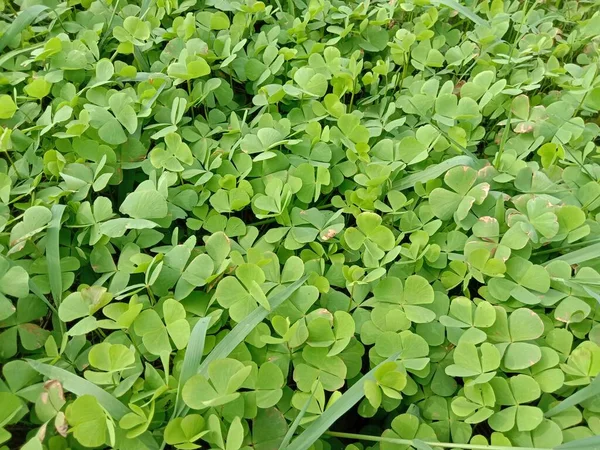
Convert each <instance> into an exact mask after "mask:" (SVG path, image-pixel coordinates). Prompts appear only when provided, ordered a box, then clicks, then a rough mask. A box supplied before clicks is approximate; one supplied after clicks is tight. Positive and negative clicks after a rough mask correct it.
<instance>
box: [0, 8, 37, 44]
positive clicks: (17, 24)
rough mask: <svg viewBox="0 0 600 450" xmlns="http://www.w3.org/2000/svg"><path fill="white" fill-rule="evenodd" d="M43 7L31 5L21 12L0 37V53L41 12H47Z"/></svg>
mask: <svg viewBox="0 0 600 450" xmlns="http://www.w3.org/2000/svg"><path fill="white" fill-rule="evenodd" d="M47 9H48V7H47V6H45V5H33V6H30V7H29V8H27V9H26V10H25V11H23V12H21V14H19V15H18V16H17V18H16V19H15V20H14V21H13V23H11V24H10V26H9V27H8V29H7V30H6V31H5V32H4V34H3V35H2V37H0V52H1V51H2V50H4V47H6V46H7V45H8V43H9V42H11V41H12V40H13V39H14V38H15V37H17V35H18V34H19V33H20V32H21V31H23V30H24V29H25V28H27V27H28V26H29V25H30V24H31V22H33V21H34V20H35V19H37V18H38V17H39V16H40V14H41V13H42V12H44V11H45V10H47Z"/></svg>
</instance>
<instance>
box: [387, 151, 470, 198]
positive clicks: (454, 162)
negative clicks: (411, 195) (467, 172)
mask: <svg viewBox="0 0 600 450" xmlns="http://www.w3.org/2000/svg"><path fill="white" fill-rule="evenodd" d="M473 164H474V161H473V159H472V158H471V157H469V156H466V155H459V156H454V157H453V158H450V159H447V160H446V161H442V162H441V163H439V164H435V165H433V166H429V167H428V168H427V169H425V170H422V171H420V172H416V173H413V174H411V175H409V176H407V177H405V178H402V179H401V180H398V181H396V182H395V183H394V185H393V187H392V188H393V189H395V190H399V191H403V190H405V189H408V188H412V187H414V185H415V184H417V183H426V182H428V181H430V180H434V179H436V178H438V177H439V176H441V175H443V174H445V173H446V172H447V171H448V170H450V169H452V168H453V167H457V166H470V167H472V166H473Z"/></svg>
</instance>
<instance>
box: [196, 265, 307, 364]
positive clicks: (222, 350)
mask: <svg viewBox="0 0 600 450" xmlns="http://www.w3.org/2000/svg"><path fill="white" fill-rule="evenodd" d="M307 278H308V275H304V276H303V277H302V278H300V279H299V280H297V281H295V282H293V283H292V284H290V285H289V286H288V287H286V288H285V289H283V290H281V291H279V292H278V293H277V294H275V295H274V296H273V298H271V299H269V303H270V304H271V311H267V310H266V309H265V308H263V307H262V306H259V307H258V308H256V309H255V310H254V311H252V312H251V313H250V314H248V316H246V318H245V319H244V320H242V321H241V322H240V323H238V324H237V325H236V326H235V327H234V328H233V330H231V331H230V332H229V333H228V334H227V336H225V339H223V340H222V341H221V342H219V343H218V344H217V346H216V347H215V348H214V349H213V350H212V351H211V352H210V354H209V355H208V356H207V357H206V358H205V359H204V361H203V362H202V364H200V367H199V368H198V373H201V374H202V375H208V366H209V365H210V363H211V362H213V361H216V360H218V359H223V358H227V356H229V354H230V353H231V352H232V351H233V350H234V349H235V348H236V347H237V346H238V345H240V343H242V342H243V341H244V339H246V337H248V335H249V334H250V332H252V330H253V329H254V328H255V327H256V326H257V325H258V324H259V323H261V322H262V321H263V320H264V319H265V318H266V317H267V316H268V315H269V314H271V312H273V310H274V309H275V308H277V307H278V306H279V305H281V304H282V303H283V302H284V301H286V300H287V299H288V298H289V297H290V296H291V295H292V294H293V293H294V292H296V290H297V289H298V288H299V287H300V286H302V285H303V284H304V282H305V281H306V280H307Z"/></svg>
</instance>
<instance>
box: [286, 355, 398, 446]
mask: <svg viewBox="0 0 600 450" xmlns="http://www.w3.org/2000/svg"><path fill="white" fill-rule="evenodd" d="M399 355H400V353H399V352H398V353H396V354H394V355H392V356H390V357H389V358H388V359H386V360H385V361H383V362H381V363H379V364H378V365H377V366H375V367H374V368H373V369H371V370H370V371H369V372H368V373H367V374H365V375H364V376H363V377H362V378H361V379H360V380H358V381H357V382H356V383H354V384H353V385H352V387H351V388H350V389H348V390H347V391H346V392H344V394H343V395H342V396H341V397H340V398H339V399H337V400H336V402H335V403H334V404H333V405H331V406H330V407H329V408H327V409H326V410H325V412H324V413H323V414H321V415H320V416H319V418H318V419H317V420H315V421H314V422H312V423H311V424H310V425H309V427H308V428H306V429H305V430H304V431H303V432H302V433H301V434H300V435H299V436H298V437H296V439H294V440H293V441H292V443H291V444H290V445H288V446H287V447H286V450H307V449H308V448H310V446H311V445H312V444H314V443H315V442H316V440H317V439H319V438H320V437H321V436H322V435H323V433H325V432H326V431H327V430H328V429H329V427H330V426H331V425H333V424H334V422H335V421H336V420H338V419H339V418H340V417H342V416H343V415H344V414H345V413H346V411H348V410H349V409H350V408H352V407H353V406H354V405H356V404H357V403H358V402H359V401H360V400H361V399H362V398H363V397H364V396H365V390H364V385H365V382H366V381H367V380H373V379H374V378H375V371H376V370H377V369H378V368H379V366H381V365H382V364H385V363H386V362H389V361H395V360H396V359H397V358H398V356H399Z"/></svg>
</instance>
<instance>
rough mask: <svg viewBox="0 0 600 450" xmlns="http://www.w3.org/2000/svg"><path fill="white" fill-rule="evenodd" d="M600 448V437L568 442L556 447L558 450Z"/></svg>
mask: <svg viewBox="0 0 600 450" xmlns="http://www.w3.org/2000/svg"><path fill="white" fill-rule="evenodd" d="M599 448H600V435H598V436H591V437H587V438H582V439H575V440H574V441H570V442H566V443H564V444H562V445H559V446H558V447H556V450H559V449H560V450H563V449H565V450H566V449H569V450H598V449H599Z"/></svg>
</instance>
